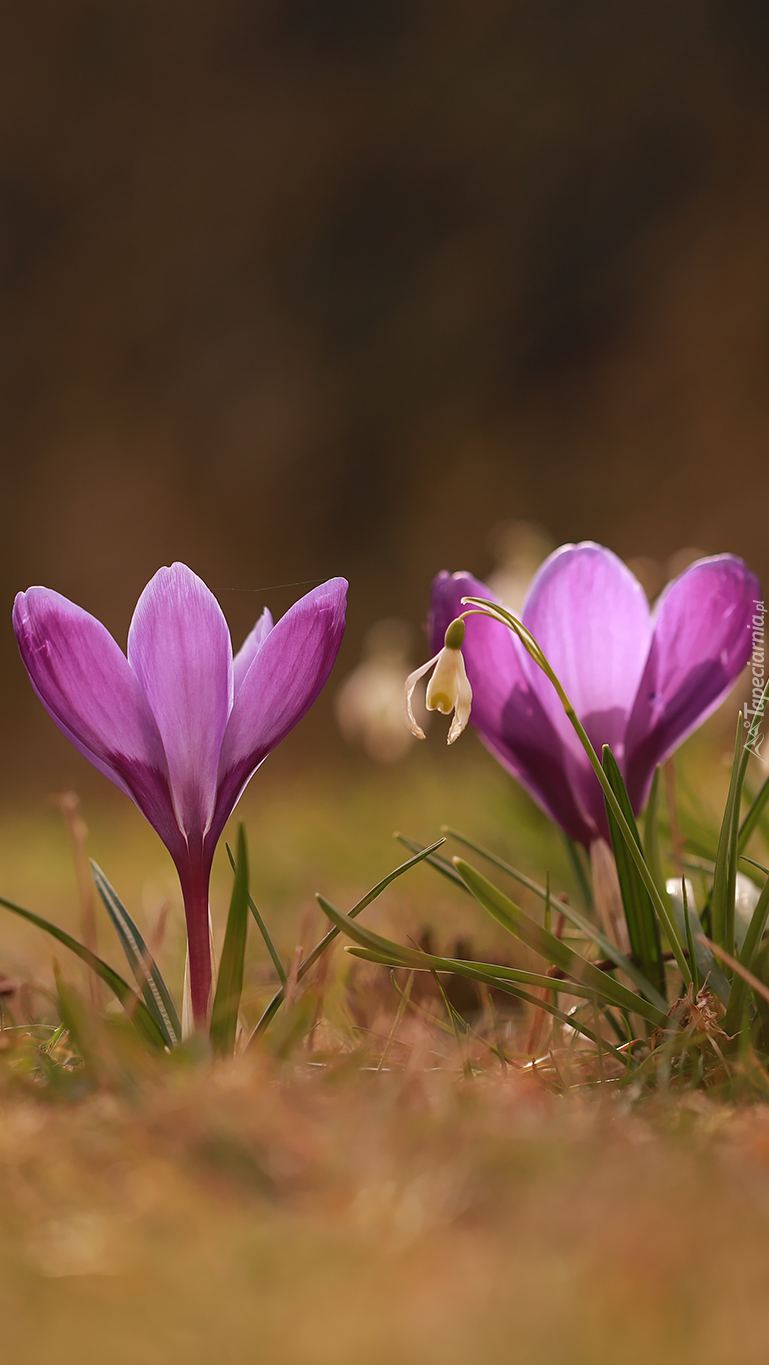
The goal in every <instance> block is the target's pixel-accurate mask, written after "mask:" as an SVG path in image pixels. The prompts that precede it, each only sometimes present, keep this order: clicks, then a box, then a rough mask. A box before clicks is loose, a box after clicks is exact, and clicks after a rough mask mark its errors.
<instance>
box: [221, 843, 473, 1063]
mask: <svg viewBox="0 0 769 1365" xmlns="http://www.w3.org/2000/svg"><path fill="white" fill-rule="evenodd" d="M445 842H446V840H445V839H436V841H435V843H434V844H430V845H428V847H427V848H423V849H420V850H419V852H418V853H415V854H414V857H413V858H409V859H408V861H407V862H405V863H401V865H400V867H396V868H395V870H394V871H393V872H388V874H387V876H386V877H383V878H382V880H381V882H377V884H376V886H372V888H371V890H370V891H367V892H366V894H365V896H363V897H362V899H361V900H359V901H358V903H357V904H356V905H354V906H353V908H352V910H351V911H350V914H349V916H348V918H349V919H354V918H355V917H356V916H357V915H360V914H361V913H362V911H363V910H365V909H366V907H367V906H368V905H371V902H372V901H375V900H376V898H377V896H381V894H382V892H383V891H384V890H385V889H386V887H388V886H389V885H390V883H391V882H394V881H395V879H396V878H397V877H402V876H403V873H404V872H408V870H409V868H411V867H416V865H417V863H421V862H423V861H424V860H425V858H429V857H430V854H431V853H434V852H435V850H436V848H440V846H441V844H444V843H445ZM338 935H339V930H338V929H337V928H333V929H329V931H328V933H327V934H324V936H323V938H322V939H321V940H320V942H319V943H316V944H315V947H314V948H313V950H312V952H311V953H308V954H307V957H306V958H304V960H303V961H302V962H301V963H300V964H299V970H298V972H297V981H301V980H302V978H303V977H304V976H306V975H307V973H308V972H309V971H310V969H311V968H312V967H314V966H315V963H316V962H317V961H318V958H319V957H320V956H321V955H322V954H323V953H325V951H326V949H327V948H328V947H329V946H330V945H331V944H332V943H333V942H334V939H335V938H337V937H338ZM285 995H286V987H285V986H281V987H280V990H278V991H276V992H275V994H274V996H273V997H272V1000H271V1001H270V1003H269V1005H268V1006H267V1008H266V1010H265V1011H264V1013H263V1014H262V1017H261V1019H260V1020H259V1021H258V1023H257V1025H256V1027H255V1028H254V1029H253V1031H252V1033H251V1036H250V1038H249V1040H248V1042H247V1043H246V1047H247V1048H249V1047H251V1045H252V1044H253V1043H255V1042H256V1040H257V1039H258V1038H259V1037H261V1035H262V1034H263V1033H264V1030H265V1029H266V1028H267V1026H268V1025H269V1023H270V1021H271V1019H273V1018H274V1016H275V1014H276V1013H277V1011H278V1010H279V1009H280V1007H281V1005H282V1004H283V1001H284V999H285Z"/></svg>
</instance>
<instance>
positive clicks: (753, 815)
mask: <svg viewBox="0 0 769 1365" xmlns="http://www.w3.org/2000/svg"><path fill="white" fill-rule="evenodd" d="M767 801H769V777H767V779H766V781H765V782H764V784H763V786H762V787H761V789H760V790H759V792H758V794H757V795H756V796H755V797H754V798H753V801H752V802H751V805H750V808H749V810H748V812H747V814H746V816H745V819H744V820H743V822H742V824H741V825H740V832H739V835H738V836H737V848H738V850H739V852H740V853H742V852H743V851H744V850H745V848H746V846H747V843H748V840H749V838H750V836H751V834H752V833H753V832H754V830H755V829H756V828H757V826H758V824H759V821H760V819H761V816H762V815H763V813H764V806H765V805H766V803H767Z"/></svg>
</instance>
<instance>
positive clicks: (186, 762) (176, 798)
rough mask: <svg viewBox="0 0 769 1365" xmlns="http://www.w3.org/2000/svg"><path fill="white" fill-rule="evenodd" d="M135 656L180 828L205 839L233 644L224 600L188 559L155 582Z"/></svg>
mask: <svg viewBox="0 0 769 1365" xmlns="http://www.w3.org/2000/svg"><path fill="white" fill-rule="evenodd" d="M128 659H129V662H130V664H131V667H132V668H133V670H134V672H135V674H136V676H137V678H138V679H139V682H140V684H141V686H142V689H143V691H144V694H145V696H146V697H147V700H148V702H149V704H150V707H151V708H152V712H153V715H154V717H155V720H156V721H157V725H158V729H159V730H160V735H161V738H162V740H163V747H164V749H165V752H166V758H167V760H168V772H169V777H170V782H171V793H172V798H173V802H174V808H175V810H176V815H177V819H178V821H179V825H180V826H181V828H182V830H183V831H184V833H185V835H187V836H188V838H189V839H190V840H191V841H196V840H199V839H202V838H203V836H204V834H205V832H206V830H207V829H208V827H209V825H210V823H211V818H212V816H213V813H214V808H215V804H216V776H217V771H218V766H219V753H220V750H221V747H222V737H223V735H224V732H225V728H226V725H227V719H228V717H229V713H230V709H231V706H232V646H231V644H230V632H229V630H228V628H227V622H226V621H225V619H224V615H223V613H222V609H221V607H220V606H219V603H218V602H217V600H216V598H215V597H214V595H213V593H212V592H210V591H209V589H208V588H207V587H206V585H205V583H204V582H203V581H202V579H200V578H198V576H197V574H194V573H193V572H192V570H191V569H188V568H187V566H186V565H185V564H173V565H172V566H171V567H170V568H164V569H159V570H158V572H157V573H156V574H155V576H154V578H151V579H150V581H149V583H148V584H147V586H146V588H145V589H144V591H143V593H142V595H141V597H140V598H139V601H138V602H137V604H136V610H135V611H134V614H133V620H132V621H131V629H130V631H129V634H128Z"/></svg>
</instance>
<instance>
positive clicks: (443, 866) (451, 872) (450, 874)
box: [393, 827, 470, 896]
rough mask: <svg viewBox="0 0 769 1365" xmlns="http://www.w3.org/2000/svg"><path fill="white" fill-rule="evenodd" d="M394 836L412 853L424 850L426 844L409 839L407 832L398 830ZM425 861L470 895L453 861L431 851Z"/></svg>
mask: <svg viewBox="0 0 769 1365" xmlns="http://www.w3.org/2000/svg"><path fill="white" fill-rule="evenodd" d="M444 828H445V827H444ZM393 837H394V838H395V839H397V840H398V843H399V844H403V846H404V848H410V849H411V852H412V853H421V852H422V851H423V847H424V846H423V845H422V844H419V843H417V841H416V839H407V838H406V836H405V834H399V833H397V832H396V834H395V835H394V836H393ZM441 842H442V843H443V842H444V841H443V840H441ZM425 862H426V863H429V864H430V866H431V867H434V868H435V870H436V872H440V873H441V875H442V876H444V877H446V879H447V880H448V881H450V882H451V883H452V884H453V885H454V886H456V887H458V888H459V890H460V891H464V892H465V894H466V895H468V896H469V894H470V892H469V891H468V890H467V887H466V886H465V884H464V882H463V881H462V878H461V877H460V875H459V873H458V872H457V871H455V869H454V868H453V867H452V866H451V863H449V862H447V861H446V859H445V858H439V857H438V855H437V854H436V853H431V854H430V856H429V857H428V858H425Z"/></svg>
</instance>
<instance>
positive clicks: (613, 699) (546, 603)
mask: <svg viewBox="0 0 769 1365" xmlns="http://www.w3.org/2000/svg"><path fill="white" fill-rule="evenodd" d="M523 624H524V625H525V626H526V628H527V629H528V630H530V631H531V633H532V635H533V636H534V639H535V640H536V641H537V644H538V645H539V646H540V647H541V649H542V650H543V652H544V654H545V657H546V658H547V660H548V662H549V663H550V664H551V665H552V668H553V670H554V672H555V674H556V676H557V677H558V678H559V680H560V682H561V683H562V685H563V687H564V689H565V691H566V694H567V696H568V697H569V700H570V701H571V703H572V705H573V706H574V709H575V711H576V712H577V715H578V716H579V719H580V720H581V721H582V724H583V725H584V727H585V729H586V731H587V733H588V735H589V737H590V740H591V742H592V744H593V746H594V747H595V748H596V749H597V750H598V753H599V755H600V752H601V747H602V746H603V745H604V744H609V745H610V746H611V749H612V752H613V753H614V757H615V758H616V759H617V761H618V763H620V765H622V763H623V758H624V741H625V729H626V726H627V721H628V717H629V715H630V712H631V710H632V708H633V704H634V702H635V698H636V693H637V691H638V684H639V682H640V680H641V674H642V673H643V670H644V665H645V663H646V659H647V656H648V653H649V645H650V642H651V633H652V627H651V615H650V612H649V606H648V603H647V600H646V595H645V593H644V590H643V588H642V587H641V584H640V583H639V582H638V579H637V578H636V577H635V576H634V575H633V574H632V573H631V572H630V570H629V569H628V567H627V565H625V564H623V563H622V560H621V559H618V558H617V556H616V555H614V554H612V552H611V550H606V549H604V548H603V546H601V545H594V544H593V543H592V542H591V541H584V542H583V543H582V544H580V545H564V546H562V547H561V549H559V550H556V551H555V552H554V554H552V555H550V556H549V558H548V559H546V560H545V562H544V564H543V565H542V566H541V567H540V569H539V570H538V572H537V574H536V576H535V578H534V581H533V583H532V585H531V589H530V591H529V595H528V597H527V599H526V605H525V606H524V609H523ZM528 669H529V676H530V678H531V681H532V686H533V687H534V690H535V691H536V692H537V695H538V696H539V697H540V700H541V701H542V704H543V706H544V707H545V710H546V711H547V713H548V715H549V716H550V718H551V720H552V721H553V724H554V725H555V728H556V729H557V731H558V733H559V734H560V735H561V738H562V739H563V741H564V743H565V744H566V746H567V747H568V748H570V749H571V750H572V751H573V752H574V753H575V754H576V753H577V751H579V758H580V765H581V760H582V754H583V752H584V751H583V750H582V746H581V745H580V743H579V740H578V739H577V736H576V734H575V732H574V729H573V727H572V726H571V725H570V723H569V721H568V719H567V717H566V714H565V712H564V709H563V706H562V704H561V702H560V701H559V699H558V696H557V694H556V691H555V689H554V687H553V685H552V683H551V682H550V681H549V680H548V678H547V677H546V676H545V674H544V673H543V672H542V670H541V669H539V668H538V667H537V665H536V664H535V663H534V662H533V660H530V661H529V664H528ZM591 777H592V780H593V783H595V778H594V777H593V775H592V773H591ZM599 795H600V794H599ZM600 808H601V809H602V804H601V807H600Z"/></svg>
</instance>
